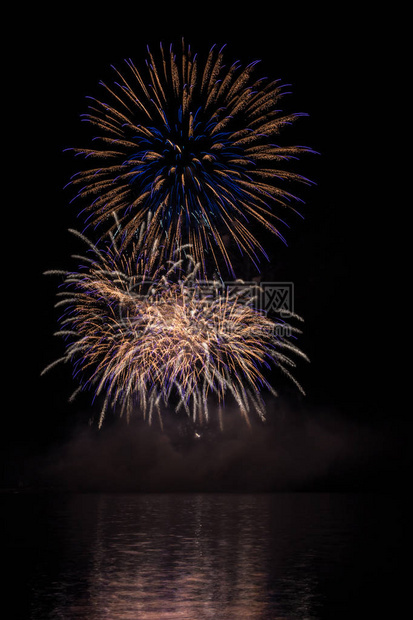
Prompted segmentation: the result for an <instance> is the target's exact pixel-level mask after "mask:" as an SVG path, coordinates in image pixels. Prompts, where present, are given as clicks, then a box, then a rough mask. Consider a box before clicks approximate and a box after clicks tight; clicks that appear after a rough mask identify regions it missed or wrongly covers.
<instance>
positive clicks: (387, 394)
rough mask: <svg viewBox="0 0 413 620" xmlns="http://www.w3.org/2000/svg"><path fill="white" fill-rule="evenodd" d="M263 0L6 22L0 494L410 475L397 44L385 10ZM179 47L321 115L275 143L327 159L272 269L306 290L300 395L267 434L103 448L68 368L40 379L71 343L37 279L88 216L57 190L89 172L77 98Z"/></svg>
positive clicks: (58, 260)
mask: <svg viewBox="0 0 413 620" xmlns="http://www.w3.org/2000/svg"><path fill="white" fill-rule="evenodd" d="M69 6H72V5H69ZM259 6H261V5H259ZM264 6H266V5H264ZM268 6H270V7H271V13H269V14H267V13H266V11H265V10H264V9H259V11H258V12H257V13H253V12H252V11H253V6H252V5H250V6H249V5H245V9H244V8H236V9H234V13H235V16H232V15H231V11H230V10H228V11H227V12H226V13H224V14H221V5H220V4H218V3H217V4H216V5H208V8H206V9H205V8H201V10H200V11H197V10H196V5H194V4H192V5H191V8H190V9H185V5H181V4H179V5H176V8H174V7H172V6H171V8H170V9H168V10H167V11H166V12H164V11H161V9H158V8H156V7H155V8H153V9H152V10H151V9H148V10H147V11H142V10H141V9H139V10H138V9H136V10H130V9H128V10H126V9H124V8H122V7H123V5H122V4H121V5H120V7H121V8H120V10H119V12H117V13H115V12H114V11H115V10H117V7H115V8H114V7H113V6H109V5H108V9H107V10H105V9H101V12H99V13H96V14H94V15H89V16H87V17H86V16H85V15H84V13H83V12H82V10H81V9H80V8H79V9H76V10H74V9H73V8H70V9H68V14H67V15H65V13H64V12H61V13H59V16H56V17H54V16H53V15H52V16H50V15H49V14H48V12H46V11H45V10H44V11H43V12H42V11H38V10H37V9H36V11H33V14H30V13H27V12H26V13H25V18H24V20H22V18H21V16H20V17H19V18H17V17H16V18H13V19H11V22H10V29H11V30H12V31H13V33H14V35H13V37H12V39H13V47H14V50H13V51H12V52H11V58H10V59H7V62H6V63H5V64H6V65H8V67H7V69H6V71H7V73H8V77H7V80H8V87H7V90H6V92H5V99H6V108H7V109H8V112H7V113H6V116H5V118H4V122H5V123H6V124H7V125H9V127H7V129H8V130H9V131H10V129H11V130H12V147H11V152H10V154H9V157H10V160H9V161H10V163H11V174H12V178H13V191H12V193H11V195H10V197H8V198H6V195H5V194H4V197H5V198H6V200H5V202H4V203H3V208H4V209H5V210H6V211H7V212H8V218H7V219H8V221H9V224H8V225H7V226H6V227H5V228H4V230H3V234H4V236H3V244H4V245H3V256H4V258H6V260H8V261H10V260H11V261H12V266H11V267H10V265H7V264H3V268H5V271H6V272H7V273H8V277H9V276H10V275H11V291H10V289H9V290H8V294H7V295H6V296H4V297H3V300H4V303H7V306H6V307H5V319H6V321H5V324H4V327H5V337H6V341H8V338H9V336H10V335H11V337H12V338H11V341H10V343H11V347H10V349H11V350H10V352H11V358H10V356H9V353H7V359H6V363H7V364H6V365H7V366H8V368H7V370H8V371H9V372H8V373H7V375H6V376H7V377H8V378H6V381H4V383H3V385H4V387H3V390H4V397H3V403H4V404H3V420H4V424H3V432H2V455H3V464H4V481H3V486H5V487H8V486H13V485H20V486H23V487H25V486H36V484H37V485H42V484H51V482H50V481H52V483H53V484H57V485H59V484H62V485H67V486H68V487H69V488H75V489H77V488H90V489H106V488H109V489H110V490H117V489H122V490H123V489H126V490H129V489H132V490H140V489H143V490H152V489H155V490H175V489H179V490H182V489H184V490H187V489H188V490H234V489H235V490H278V489H293V490H295V489H305V490H307V489H310V490H311V489H332V490H336V489H337V490H353V489H355V490H358V489H362V490H364V489H375V490H376V489H379V490H393V489H396V488H399V486H401V485H402V484H403V483H404V476H403V474H404V471H405V456H404V451H403V439H404V438H405V436H406V433H407V428H408V426H407V424H408V421H407V414H408V412H407V408H406V407H402V406H400V404H399V403H398V402H397V394H398V391H399V388H398V385H397V383H395V382H394V379H393V377H392V376H391V372H390V370H389V368H391V366H392V364H393V360H391V359H390V358H389V351H388V345H387V344H385V343H387V342H389V341H390V342H391V341H392V340H393V339H399V338H401V337H402V336H401V335H400V334H399V333H396V332H395V330H396V328H395V326H394V325H392V314H391V313H387V312H386V307H387V309H389V308H388V305H387V301H390V300H388V299H386V295H388V294H389V290H391V289H395V288H397V285H396V284H395V283H394V284H393V283H392V277H393V275H394V273H395V268H394V267H392V266H390V265H391V263H390V256H391V252H392V249H391V246H390V242H389V235H388V234H387V233H388V231H387V226H388V218H387V216H385V211H386V210H388V209H389V208H392V207H390V206H389V205H388V204H387V203H386V202H385V199H384V197H383V195H382V189H381V188H382V174H383V172H382V162H381V148H382V144H383V139H384V138H383V135H382V133H381V132H382V131H383V130H384V129H385V130H386V131H389V127H384V126H383V121H382V115H383V114H386V112H385V108H386V106H387V102H386V89H385V85H384V82H385V81H386V79H388V78H385V75H388V74H389V66H388V59H389V54H390V51H391V50H389V49H388V45H390V44H389V43H388V41H389V37H388V36H387V37H384V36H382V32H383V30H382V29H383V21H382V16H380V15H379V16H377V15H376V16H371V15H370V16H368V18H367V17H363V18H362V17H361V16H360V15H359V14H358V12H357V10H356V8H355V7H351V6H350V7H349V5H345V6H346V8H345V9H343V12H342V13H340V12H339V10H338V9H335V11H334V15H324V13H323V12H321V11H319V12H317V11H314V10H309V9H306V10H305V11H304V12H303V13H301V12H300V11H299V10H298V8H295V7H294V8H293V9H291V10H290V11H288V10H287V9H285V10H284V11H281V12H280V11H273V8H272V5H268ZM69 10H70V13H69ZM243 11H245V13H244V12H243ZM49 19H50V21H49ZM7 29H8V27H7ZM387 34H391V33H389V32H388V33H387ZM182 36H183V37H184V38H185V40H186V41H187V42H189V43H190V44H191V46H192V48H193V49H194V50H197V51H199V52H200V53H203V54H204V53H206V52H207V51H208V50H209V48H210V47H211V45H213V44H214V43H216V44H217V45H219V46H221V45H223V44H227V54H228V58H229V59H231V60H236V59H239V60H240V61H241V62H242V64H244V65H245V64H248V63H249V62H251V61H253V60H256V59H261V60H262V63H261V67H260V69H259V74H260V75H269V76H270V77H272V78H280V79H281V81H282V82H284V83H288V84H291V90H292V95H291V96H289V97H288V98H286V99H285V100H284V103H283V105H284V109H285V110H286V111H296V112H307V113H308V114H309V117H308V118H304V119H300V120H299V121H298V122H297V123H296V125H295V126H294V127H293V128H291V130H289V129H286V130H285V131H284V133H283V134H282V136H283V138H284V140H285V142H286V143H287V144H288V143H293V142H296V143H299V144H304V145H308V146H310V147H312V148H313V149H314V150H315V151H317V152H318V153H319V155H311V156H310V155H308V156H305V157H303V158H302V159H301V164H300V168H299V171H300V172H301V173H302V174H304V175H305V176H307V177H309V178H311V179H312V180H313V181H314V182H315V183H316V185H315V186H314V187H312V188H301V187H300V186H299V187H298V188H296V191H297V192H298V195H300V196H301V197H302V198H304V200H305V202H306V204H305V205H304V206H303V208H302V210H301V212H302V214H303V216H304V217H303V219H300V218H298V217H295V216H294V215H293V214H291V216H290V217H289V219H288V222H289V224H290V226H291V228H290V230H287V231H285V234H286V237H287V240H288V248H285V247H283V246H282V244H281V243H280V242H276V241H274V244H273V245H272V246H271V251H272V259H273V260H272V268H273V269H274V274H275V277H276V278H278V280H280V281H292V282H294V286H295V309H296V311H297V312H298V313H299V314H300V315H301V316H303V317H304V319H305V323H304V334H303V336H302V338H301V340H300V344H301V348H302V349H303V350H304V351H305V352H306V353H307V354H308V356H309V358H310V360H311V363H310V364H309V365H307V364H305V363H302V364H299V367H298V369H297V372H296V375H297V377H298V378H299V380H300V382H301V384H302V385H303V386H304V388H305V390H306V392H307V396H306V397H305V398H302V397H300V396H299V395H298V394H297V393H296V392H295V390H293V389H290V388H287V387H286V388H285V391H284V392H283V393H282V395H281V397H280V399H279V401H278V402H277V403H273V402H272V403H270V405H269V410H270V411H272V412H274V413H273V416H270V415H269V418H271V420H270V422H269V424H268V426H267V427H265V428H262V427H260V426H258V425H253V429H252V431H251V432H252V436H251V435H248V432H247V430H246V429H244V428H241V424H240V425H239V426H238V424H236V423H234V422H233V419H234V420H237V419H238V418H237V417H236V416H233V417H231V420H230V424H229V429H228V432H227V433H226V434H224V436H220V437H217V436H215V435H213V434H211V436H207V437H205V438H202V440H201V441H200V442H199V443H198V444H193V445H189V444H187V443H184V442H182V441H181V439H182V438H181V439H179V438H177V437H174V432H172V439H171V438H168V437H165V436H160V435H159V433H158V432H157V431H156V430H155V429H153V430H150V429H147V428H146V427H145V428H141V427H140V425H139V424H132V425H131V426H130V427H129V428H128V427H126V426H125V424H123V423H122V424H119V423H117V422H116V421H112V422H110V421H109V423H108V428H107V429H106V430H104V431H103V432H102V433H101V435H99V436H98V435H97V434H96V433H95V432H94V430H93V429H90V428H89V426H88V418H89V416H90V411H91V405H90V400H89V398H88V397H85V398H82V399H81V400H80V401H79V402H78V403H75V404H68V403H67V399H68V397H69V396H70V394H71V392H72V391H73V387H74V386H73V384H72V379H71V371H70V368H68V367H65V366H62V367H61V368H60V367H59V368H58V369H56V370H55V371H52V372H50V373H49V374H47V375H46V376H44V377H40V372H41V370H42V369H43V368H44V367H45V366H46V365H48V364H49V363H50V362H51V361H53V360H54V359H55V358H57V357H59V356H60V355H61V353H62V350H63V349H62V343H61V342H60V341H59V340H58V339H57V338H55V337H53V332H54V331H55V330H56V328H57V323H56V320H57V316H58V313H57V311H56V310H55V309H54V308H53V304H54V302H55V292H56V282H55V280H53V278H50V277H45V276H44V275H42V274H43V272H44V271H45V270H47V269H53V268H66V267H69V266H70V265H71V262H70V254H72V253H73V252H74V247H73V238H72V237H71V236H70V235H69V233H68V232H67V229H68V228H70V227H73V228H76V227H77V220H76V215H77V211H78V205H77V204H75V205H69V200H70V198H71V197H72V194H71V193H70V191H69V190H65V189H63V188H64V186H65V185H66V183H67V182H68V180H69V177H70V175H71V174H72V173H73V172H75V171H76V170H77V168H76V162H75V161H74V159H73V157H72V156H71V155H70V154H68V153H64V149H65V148H67V147H70V146H78V145H82V144H83V143H84V142H82V129H83V128H82V123H81V122H80V118H79V116H80V114H82V113H83V112H85V111H86V105H87V103H86V100H85V97H86V96H87V95H95V94H98V93H99V90H98V81H99V80H100V79H105V77H108V76H109V75H110V65H111V64H115V65H116V66H117V67H119V66H121V65H122V62H123V59H124V58H129V57H131V58H133V59H134V60H135V62H136V63H137V64H139V63H140V62H141V60H143V59H144V56H145V50H146V45H147V44H148V45H149V46H150V47H151V48H153V49H154V50H155V49H156V48H157V47H158V45H159V42H160V41H162V42H164V43H165V44H166V43H169V42H173V43H176V44H179V42H180V39H181V37H182ZM390 72H391V69H390ZM378 93H379V96H378ZM378 127H380V131H379V132H378V131H377V130H378ZM4 182H5V183H6V184H8V182H7V179H6V178H4ZM6 248H7V249H6ZM10 272H11V273H10ZM390 305H392V304H390ZM10 320H11V325H10ZM9 346H10V345H9ZM9 346H8V347H6V349H9ZM6 393H7V394H10V399H9V400H8V399H6ZM175 435H176V433H175ZM208 463H210V467H208ZM188 471H191V472H192V474H191V476H189V474H188ZM85 472H88V474H87V475H88V476H89V478H88V482H86V483H85V479H86V478H87V476H86V475H85ZM166 472H167V473H166ZM194 472H196V473H194ZM82 484H83V485H85V487H83V486H82Z"/></svg>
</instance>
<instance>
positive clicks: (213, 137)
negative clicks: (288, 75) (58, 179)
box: [69, 42, 312, 276]
mask: <svg viewBox="0 0 413 620" xmlns="http://www.w3.org/2000/svg"><path fill="white" fill-rule="evenodd" d="M223 61H224V57H223V49H220V50H219V49H218V48H216V47H213V48H212V49H211V50H210V52H209V54H208V56H207V59H206V61H205V63H204V64H202V63H201V61H200V60H199V59H198V56H197V55H196V54H193V53H192V50H191V48H190V47H189V46H187V45H186V44H185V43H184V42H182V49H181V50H180V53H178V54H175V52H174V51H173V49H172V46H171V47H170V48H169V50H165V49H164V48H163V46H162V45H161V46H160V57H159V58H157V59H155V57H154V56H153V55H152V53H151V51H150V50H149V49H148V54H147V60H146V75H144V74H143V73H142V72H141V71H138V69H137V68H136V66H135V65H134V63H133V62H132V61H131V60H127V61H126V65H127V69H126V76H125V75H124V74H122V73H120V72H119V71H118V70H117V69H115V68H114V71H115V75H116V77H115V80H114V83H113V84H112V85H107V84H104V83H103V82H102V83H101V84H102V86H103V88H104V90H105V93H106V99H105V100H102V101H101V100H98V99H93V98H90V100H91V104H90V107H89V111H88V113H87V114H85V115H84V120H85V121H87V122H88V123H90V124H91V125H92V126H93V127H94V129H95V130H96V131H97V135H95V137H94V140H93V148H74V149H69V150H73V151H74V152H75V153H76V154H78V155H84V156H85V159H86V161H87V162H90V161H93V160H97V162H98V163H97V164H96V165H93V164H92V165H91V167H90V168H87V169H85V170H83V171H81V172H79V173H78V174H77V175H75V176H74V177H73V178H72V180H71V184H73V185H74V186H77V187H78V188H79V189H78V196H82V197H83V198H84V199H85V200H86V201H87V204H86V206H85V215H86V222H87V225H90V226H100V227H102V226H103V228H104V231H103V233H102V234H103V235H104V234H106V232H107V229H106V228H105V226H107V222H108V217H110V216H111V215H113V214H117V216H118V217H119V220H120V222H121V224H122V229H123V246H124V247H127V245H128V244H129V243H130V242H131V241H132V240H133V239H134V236H135V235H136V231H137V230H139V228H140V226H141V224H142V223H143V222H145V221H146V218H147V215H148V213H152V214H153V217H152V221H151V225H150V227H149V228H148V229H147V230H146V232H145V242H146V244H147V247H148V251H149V252H150V249H151V247H152V246H153V244H154V242H155V240H156V241H158V242H159V244H160V247H161V246H162V253H163V255H161V256H160V257H159V260H160V261H162V260H164V259H165V260H171V259H172V256H173V255H174V253H175V252H176V250H177V248H178V247H179V246H181V245H182V244H183V243H188V242H189V243H190V244H191V246H192V252H193V254H194V258H195V260H196V262H199V263H200V264H201V268H202V270H203V271H204V273H206V265H205V261H206V259H208V261H210V262H213V263H216V264H218V263H219V262H220V261H222V260H223V261H224V265H225V268H226V269H228V271H229V273H230V274H231V275H232V276H235V274H234V271H233V266H232V263H231V259H230V256H229V254H228V252H227V249H226V247H225V243H224V240H223V236H224V235H225V234H226V233H229V234H230V235H231V237H232V238H233V240H234V242H235V244H236V245H237V246H238V249H239V250H240V252H241V253H242V254H243V255H247V256H248V257H249V258H250V259H251V260H252V261H253V263H254V264H256V265H257V264H258V262H259V256H260V255H264V256H266V254H265V251H264V249H263V248H262V247H261V245H260V243H259V242H258V240H257V238H256V236H255V234H254V232H253V231H252V230H251V228H252V225H255V224H258V225H260V226H262V227H264V228H266V229H267V230H269V231H271V232H272V233H274V234H275V235H277V236H278V237H280V238H282V235H281V232H280V224H281V223H282V220H281V219H280V217H279V213H280V210H283V209H284V208H286V207H288V208H290V209H294V210H295V208H294V206H293V205H294V203H295V202H296V201H298V199H297V198H296V197H295V196H294V195H293V194H292V193H291V192H289V191H288V190H287V189H286V187H285V186H286V185H288V184H289V183H290V182H296V181H298V182H303V183H310V181H308V179H306V178H304V177H303V176H301V175H299V174H296V173H294V172H291V171H288V170H285V169H284V167H283V164H285V163H287V162H288V161H289V160H290V159H296V158H297V157H298V156H299V155H300V154H302V153H304V152H312V149H310V148H308V147H304V146H281V145H279V144H278V143H275V139H276V137H277V136H278V134H279V133H280V131H281V130H282V129H283V128H284V127H285V126H286V125H290V124H291V123H293V122H294V121H295V120H296V119H297V118H298V117H299V116H303V114H298V113H294V114H283V113H282V112H281V111H280V110H279V103H280V99H281V98H282V97H283V96H284V94H285V87H284V86H282V85H281V84H280V83H279V81H278V80H276V81H270V80H267V79H266V78H255V77H254V70H255V66H256V64H257V63H256V62H253V63H251V64H249V65H248V66H246V67H244V68H242V67H241V64H240V63H238V62H235V63H233V64H232V65H231V66H229V67H228V66H225V65H224V62H223ZM113 230H115V228H113V229H112V231H113Z"/></svg>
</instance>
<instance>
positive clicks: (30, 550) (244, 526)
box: [2, 493, 402, 620]
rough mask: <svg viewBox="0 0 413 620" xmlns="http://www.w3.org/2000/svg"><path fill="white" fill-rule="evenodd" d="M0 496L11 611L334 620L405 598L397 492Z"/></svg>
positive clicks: (365, 614) (39, 616)
mask: <svg viewBox="0 0 413 620" xmlns="http://www.w3.org/2000/svg"><path fill="white" fill-rule="evenodd" d="M2 500H3V514H4V516H5V519H6V528H5V530H4V532H5V533H6V541H5V547H6V548H7V551H8V557H9V558H10V560H9V565H10V567H12V574H13V581H14V583H15V584H18V585H19V595H18V596H15V597H14V599H13V603H14V609H15V612H16V615H15V616H10V618H12V617H16V618H19V617H24V618H28V619H33V620H47V619H65V620H66V619H67V620H76V619H86V620H106V619H107V620H115V619H118V618H121V619H125V620H126V619H129V618H130V619H139V618H142V619H144V620H149V619H151V620H152V619H153V620H156V619H162V618H165V619H171V620H172V619H175V618H176V619H177V618H179V619H181V620H184V619H187V620H198V619H199V620H203V619H206V618H217V619H223V620H227V619H228V620H230V619H235V620H236V619H240V620H242V619H247V618H248V619H252V620H254V619H260V620H266V619H270V618H271V619H299V620H306V619H308V620H312V619H320V618H331V620H334V619H335V618H369V617H372V614H373V612H374V610H376V609H379V608H380V609H384V605H385V604H388V603H389V600H390V604H391V606H392V608H393V609H394V610H395V609H396V605H397V602H398V597H397V594H396V593H395V590H394V582H395V577H396V581H397V574H398V572H400V571H401V570H402V569H401V568H400V557H399V556H400V549H401V537H400V528H399V527H398V521H397V519H398V512H397V510H396V505H395V503H394V501H393V500H392V498H391V497H388V496H376V495H362V494H360V495H359V494H355V495H351V494H350V495H347V494H311V493H308V494H305V493H303V494H300V493H297V494H274V495H272V494H262V495H261V494H258V495H255V494H251V495H248V494H246V495H232V494H199V495H198V494H159V495H158V494H147V495H145V494H130V495H129V494H125V495H122V494H113V495H111V494H73V495H70V494H68V495H44V496H42V495H31V494H15V495H9V496H7V497H3V498H2ZM20 612H21V613H23V614H24V615H21V616H19V615H18V613H20Z"/></svg>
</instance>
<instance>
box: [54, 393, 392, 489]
mask: <svg viewBox="0 0 413 620" xmlns="http://www.w3.org/2000/svg"><path fill="white" fill-rule="evenodd" d="M268 410H269V412H270V413H269V415H268V421H267V422H266V423H261V422H260V421H259V420H253V421H252V423H251V427H248V426H247V424H246V423H245V422H244V421H243V420H242V419H241V418H240V415H239V413H238V412H235V411H229V412H226V423H225V427H224V430H223V431H221V430H219V429H216V430H212V429H209V430H208V431H202V430H201V429H198V431H194V429H193V427H192V426H191V425H190V424H189V423H185V420H178V421H177V420H171V422H170V424H169V425H168V423H167V425H166V429H165V430H164V431H163V432H162V431H161V429H160V428H159V427H158V426H157V425H156V424H154V425H153V426H148V425H147V424H144V423H140V422H131V423H129V424H127V423H126V422H125V421H122V420H118V421H114V422H113V423H112V424H109V425H108V426H107V427H104V428H103V429H101V430H100V431H97V430H96V429H95V428H94V427H93V426H92V427H85V426H83V427H82V428H80V429H78V430H76V431H74V432H73V434H72V436H71V438H70V439H68V440H67V441H66V443H64V444H63V445H60V446H58V447H55V448H54V449H53V450H52V451H51V452H50V453H49V454H48V456H47V459H46V461H45V463H43V466H42V476H43V479H44V481H45V483H46V484H47V485H50V486H52V487H53V488H55V489H58V490H68V491H81V492H89V491H90V492H95V491H96V492H178V491H181V492H268V491H295V490H330V489H331V488H333V490H335V489H339V490H347V488H348V486H349V485H350V484H351V486H352V487H354V485H355V484H356V487H363V484H367V483H370V482H371V475H372V472H373V471H375V467H376V465H377V463H378V462H379V460H380V453H381V450H382V449H383V438H381V437H379V436H378V435H377V434H375V433H374V432H373V431H372V430H371V429H368V428H363V427H362V426H360V425H358V424H355V423H354V422H350V421H349V420H346V419H344V418H343V417H342V416H340V415H339V414H337V413H331V412H325V411H323V412H317V413H316V414H315V413H314V412H310V411H308V410H307V409H300V408H294V409H293V408H291V407H290V406H289V405H288V404H285V403H284V404H282V405H280V403H279V402H277V404H276V403H275V402H272V403H269V405H268ZM169 415H170V416H171V415H172V414H169ZM195 432H197V434H195ZM198 435H199V436H198ZM360 472H361V473H360ZM350 481H351V483H350Z"/></svg>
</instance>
